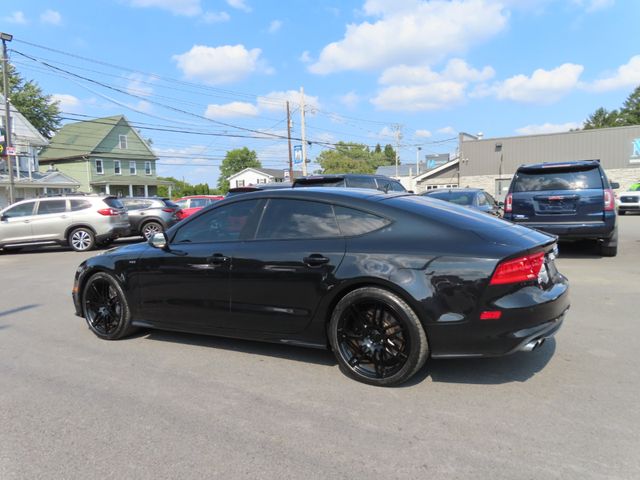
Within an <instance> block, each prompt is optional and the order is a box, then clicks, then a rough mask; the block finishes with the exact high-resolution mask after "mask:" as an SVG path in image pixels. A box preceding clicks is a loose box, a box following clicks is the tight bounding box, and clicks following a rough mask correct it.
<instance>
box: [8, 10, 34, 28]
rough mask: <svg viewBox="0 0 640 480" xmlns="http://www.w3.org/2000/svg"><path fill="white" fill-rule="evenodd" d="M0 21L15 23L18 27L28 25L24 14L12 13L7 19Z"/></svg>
mask: <svg viewBox="0 0 640 480" xmlns="http://www.w3.org/2000/svg"><path fill="white" fill-rule="evenodd" d="M2 20H4V21H5V22H8V23H16V24H18V25H26V24H27V23H28V21H27V17H25V16H24V12H21V11H17V12H13V13H12V14H11V15H9V16H8V17H3V18H2Z"/></svg>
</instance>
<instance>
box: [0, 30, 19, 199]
mask: <svg viewBox="0 0 640 480" xmlns="http://www.w3.org/2000/svg"><path fill="white" fill-rule="evenodd" d="M0 39H1V40H2V83H3V90H2V92H3V93H4V130H5V134H4V136H5V142H6V145H7V150H5V151H4V152H2V154H3V155H4V156H5V158H6V160H7V165H8V167H9V205H11V204H12V203H13V202H15V200H16V198H15V185H14V180H13V162H12V161H11V156H9V155H8V154H7V151H8V150H9V147H11V113H10V112H11V108H10V105H9V71H8V68H9V67H8V59H7V42H10V41H11V40H13V35H10V34H8V33H0Z"/></svg>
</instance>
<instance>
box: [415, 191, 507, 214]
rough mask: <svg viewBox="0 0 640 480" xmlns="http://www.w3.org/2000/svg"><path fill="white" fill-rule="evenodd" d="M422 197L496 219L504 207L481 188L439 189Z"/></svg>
mask: <svg viewBox="0 0 640 480" xmlns="http://www.w3.org/2000/svg"><path fill="white" fill-rule="evenodd" d="M421 195H422V196H424V197H430V198H437V199H438V200H444V201H445V202H451V203H455V204H456V205H461V206H463V207H469V208H475V209H476V210H480V211H481V212H484V213H490V214H491V215H495V216H496V217H499V216H501V215H502V205H501V204H500V203H498V202H496V200H495V199H494V198H493V197H492V196H491V195H489V194H488V193H487V192H485V191H484V190H482V189H481V188H447V189H444V188H437V189H434V190H429V191H427V192H425V193H422V194H421Z"/></svg>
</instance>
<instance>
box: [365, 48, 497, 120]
mask: <svg viewBox="0 0 640 480" xmlns="http://www.w3.org/2000/svg"><path fill="white" fill-rule="evenodd" d="M494 75H495V71H494V70H493V68H491V67H484V68H483V69H482V70H477V69H475V68H472V67H470V66H469V65H468V64H467V63H466V62H465V61H464V60H461V59H458V58H454V59H452V60H450V61H449V62H448V63H447V65H446V66H445V68H444V70H443V71H442V72H441V73H438V72H434V71H433V70H431V69H430V68H429V67H411V66H407V65H398V66H395V67H391V68H388V69H386V70H385V71H384V72H383V73H382V75H381V76H380V78H379V80H378V81H379V83H381V84H382V85H387V86H386V87H385V88H383V89H382V90H381V91H379V92H378V94H377V95H376V96H375V97H374V98H373V99H372V100H371V103H373V104H374V105H375V106H376V107H377V108H378V109H380V110H392V111H425V110H437V109H441V108H445V107H449V106H451V105H453V104H457V103H460V102H462V101H464V99H465V98H466V89H467V86H468V84H469V83H470V82H479V81H485V80H488V79H490V78H491V77H493V76H494Z"/></svg>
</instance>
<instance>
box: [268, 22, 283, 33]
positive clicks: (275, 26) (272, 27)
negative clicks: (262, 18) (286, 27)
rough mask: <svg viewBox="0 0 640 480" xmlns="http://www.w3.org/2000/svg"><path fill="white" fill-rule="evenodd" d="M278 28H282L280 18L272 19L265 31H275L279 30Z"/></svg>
mask: <svg viewBox="0 0 640 480" xmlns="http://www.w3.org/2000/svg"><path fill="white" fill-rule="evenodd" d="M280 28H282V20H273V21H272V22H271V23H270V24H269V28H268V30H267V31H268V32H269V33H276V32H277V31H278V30H280Z"/></svg>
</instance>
